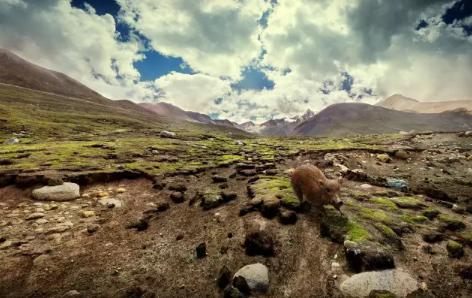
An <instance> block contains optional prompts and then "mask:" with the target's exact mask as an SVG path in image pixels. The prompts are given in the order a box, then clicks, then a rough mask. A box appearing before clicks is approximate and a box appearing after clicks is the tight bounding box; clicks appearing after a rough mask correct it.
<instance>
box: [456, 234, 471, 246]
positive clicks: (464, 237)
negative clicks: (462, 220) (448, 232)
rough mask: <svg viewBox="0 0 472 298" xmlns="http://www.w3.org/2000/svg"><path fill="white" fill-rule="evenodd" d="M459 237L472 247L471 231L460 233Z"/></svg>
mask: <svg viewBox="0 0 472 298" xmlns="http://www.w3.org/2000/svg"><path fill="white" fill-rule="evenodd" d="M459 237H461V238H462V239H463V240H464V242H465V243H467V244H468V245H472V231H471V230H468V231H464V232H462V233H460V234H459Z"/></svg>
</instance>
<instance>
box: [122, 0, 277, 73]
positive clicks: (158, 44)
mask: <svg viewBox="0 0 472 298" xmlns="http://www.w3.org/2000/svg"><path fill="white" fill-rule="evenodd" d="M118 3H119V4H120V5H121V7H122V10H121V19H122V20H123V21H125V22H126V23H128V24H129V25H130V26H131V27H133V28H135V29H136V30H137V31H138V32H140V33H141V34H143V35H144V36H145V37H147V38H148V39H149V40H150V44H151V46H152V47H153V48H154V49H155V50H157V51H159V52H160V53H162V54H164V55H168V56H173V57H182V58H183V59H184V60H185V62H187V63H188V64H189V65H190V66H191V67H192V68H193V69H194V70H197V71H199V72H203V73H206V74H209V75H213V76H224V77H231V78H233V79H237V78H239V76H240V71H241V68H242V67H243V66H245V65H247V64H249V63H250V62H251V60H252V59H255V58H257V57H258V56H259V53H260V50H261V48H260V42H259V41H258V35H259V31H260V29H261V28H260V26H259V25H258V20H259V19H260V17H261V16H262V14H263V12H264V11H265V10H266V9H267V8H268V7H269V6H268V4H267V3H266V2H265V1H264V0H242V1H236V0H205V1H186V0H160V1H153V0H141V1H133V0H118Z"/></svg>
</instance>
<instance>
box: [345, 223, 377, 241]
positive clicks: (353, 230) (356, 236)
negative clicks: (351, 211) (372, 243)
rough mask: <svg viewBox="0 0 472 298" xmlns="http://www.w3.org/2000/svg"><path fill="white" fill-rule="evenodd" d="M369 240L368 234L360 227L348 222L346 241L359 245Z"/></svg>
mask: <svg viewBox="0 0 472 298" xmlns="http://www.w3.org/2000/svg"><path fill="white" fill-rule="evenodd" d="M370 238H371V235H370V233H369V232H368V231H367V230H366V229H365V228H364V227H362V226H361V225H359V224H358V223H356V222H354V221H349V222H348V224H347V233H346V240H350V241H354V242H356V243H361V242H364V241H367V240H369V239H370Z"/></svg>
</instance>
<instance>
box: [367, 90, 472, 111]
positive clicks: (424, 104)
mask: <svg viewBox="0 0 472 298" xmlns="http://www.w3.org/2000/svg"><path fill="white" fill-rule="evenodd" d="M376 106H379V107H383V108H387V109H392V110H397V111H404V112H415V113H441V112H446V111H454V110H458V109H462V110H466V111H471V110H472V100H448V101H418V100H416V99H413V98H409V97H406V96H403V95H401V94H394V95H392V96H390V97H387V98H386V99H384V100H381V101H379V102H378V103H377V104H376Z"/></svg>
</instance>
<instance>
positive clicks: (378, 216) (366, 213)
mask: <svg viewBox="0 0 472 298" xmlns="http://www.w3.org/2000/svg"><path fill="white" fill-rule="evenodd" d="M360 215H361V216H362V217H364V218H366V219H370V220H373V221H376V222H383V223H391V222H393V221H394V219H393V218H392V217H391V216H390V215H388V214H387V213H386V212H384V211H382V210H375V209H369V208H363V207H361V214H360Z"/></svg>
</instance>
